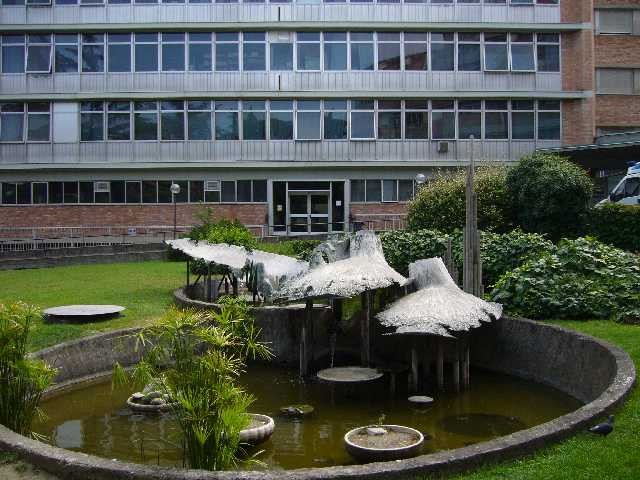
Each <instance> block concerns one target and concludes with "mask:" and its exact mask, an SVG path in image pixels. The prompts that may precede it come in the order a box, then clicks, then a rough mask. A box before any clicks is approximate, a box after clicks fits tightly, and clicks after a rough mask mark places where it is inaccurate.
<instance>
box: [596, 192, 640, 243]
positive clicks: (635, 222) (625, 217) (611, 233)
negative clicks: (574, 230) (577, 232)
mask: <svg viewBox="0 0 640 480" xmlns="http://www.w3.org/2000/svg"><path fill="white" fill-rule="evenodd" d="M588 229H589V234H590V235H593V236H594V237H596V238H597V239H598V240H600V241H601V242H604V243H608V244H610V245H614V246H616V247H618V248H622V249H624V250H629V251H632V252H640V206H638V207H636V206H633V205H620V204H617V203H607V204H605V205H602V206H599V207H595V208H593V209H591V212H590V219H589V226H588Z"/></svg>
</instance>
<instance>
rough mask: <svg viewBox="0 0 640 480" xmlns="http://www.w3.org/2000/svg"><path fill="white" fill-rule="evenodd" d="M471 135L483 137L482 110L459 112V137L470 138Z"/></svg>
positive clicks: (475, 137) (478, 137) (477, 137)
mask: <svg viewBox="0 0 640 480" xmlns="http://www.w3.org/2000/svg"><path fill="white" fill-rule="evenodd" d="M471 135H473V138H474V139H476V140H478V139H480V138H482V114H481V113H480V112H458V137H459V138H460V139H468V138H469V137H470V136H471Z"/></svg>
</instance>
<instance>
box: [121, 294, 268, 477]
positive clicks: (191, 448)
mask: <svg viewBox="0 0 640 480" xmlns="http://www.w3.org/2000/svg"><path fill="white" fill-rule="evenodd" d="M221 303H222V304H223V306H222V309H221V311H220V313H211V318H210V319H208V318H207V316H206V314H204V313H202V312H196V311H189V310H179V309H176V308H173V309H170V310H169V311H168V312H167V313H166V315H165V316H164V318H163V319H162V320H161V321H160V322H159V323H158V324H156V325H153V326H149V327H146V328H145V329H144V330H143V331H142V332H141V333H139V334H138V335H137V336H138V344H140V345H145V346H146V347H147V350H146V352H145V353H144V356H143V358H142V360H141V361H140V362H139V363H138V364H137V365H136V366H135V368H134V370H133V372H132V373H131V374H129V373H128V372H127V371H126V370H124V368H122V367H121V366H120V365H117V364H116V366H115V367H114V384H115V385H121V386H122V385H135V386H138V387H142V386H145V385H148V384H149V383H151V382H152V381H153V383H154V385H157V386H158V388H159V389H160V390H161V391H162V392H163V393H164V394H166V395H168V396H169V398H170V399H172V403H171V405H172V412H173V414H174V415H175V418H176V421H177V424H178V427H179V429H180V431H181V433H182V436H183V440H184V442H183V445H184V448H185V457H186V459H187V460H188V462H189V466H190V467H191V468H200V469H206V470H224V469H227V468H229V467H233V466H235V465H236V464H237V461H238V454H239V447H240V445H239V433H240V430H242V429H243V428H245V427H246V425H247V424H248V423H249V417H248V415H247V413H246V411H247V408H248V407H249V405H251V403H252V402H253V397H252V396H251V395H249V394H248V393H246V392H245V391H244V390H242V389H241V388H240V387H239V386H238V384H237V380H238V377H239V375H240V374H241V373H242V371H243V370H244V368H245V366H246V361H247V358H256V357H261V358H268V357H270V355H271V353H270V351H269V350H268V348H267V347H266V346H265V345H264V344H262V343H259V342H258V340H257V338H258V334H259V331H258V330H257V329H256V328H255V327H254V324H253V320H252V319H251V318H250V317H249V312H248V309H247V305H246V303H245V302H243V301H242V300H240V299H229V298H226V299H224V301H222V302H221ZM167 366H168V367H167Z"/></svg>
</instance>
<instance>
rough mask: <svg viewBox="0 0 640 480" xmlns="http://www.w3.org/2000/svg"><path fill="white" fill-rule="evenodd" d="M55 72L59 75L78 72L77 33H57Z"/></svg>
mask: <svg viewBox="0 0 640 480" xmlns="http://www.w3.org/2000/svg"><path fill="white" fill-rule="evenodd" d="M55 40H56V53H55V55H56V60H55V71H56V72H59V73H77V72H78V35H77V34H76V33H72V34H68V33H56V36H55Z"/></svg>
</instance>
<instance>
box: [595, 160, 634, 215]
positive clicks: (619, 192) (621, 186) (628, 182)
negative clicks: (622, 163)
mask: <svg viewBox="0 0 640 480" xmlns="http://www.w3.org/2000/svg"><path fill="white" fill-rule="evenodd" d="M608 202H613V203H619V204H621V205H640V163H636V164H635V165H634V166H633V167H630V168H629V170H628V171H627V175H625V177H624V178H623V179H622V180H620V183H618V185H616V188H614V189H613V190H611V193H610V194H609V198H606V199H604V200H603V201H602V202H600V203H599V205H600V204H604V203H608Z"/></svg>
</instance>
